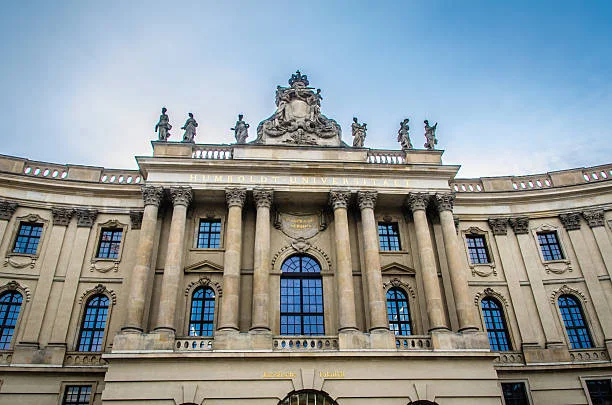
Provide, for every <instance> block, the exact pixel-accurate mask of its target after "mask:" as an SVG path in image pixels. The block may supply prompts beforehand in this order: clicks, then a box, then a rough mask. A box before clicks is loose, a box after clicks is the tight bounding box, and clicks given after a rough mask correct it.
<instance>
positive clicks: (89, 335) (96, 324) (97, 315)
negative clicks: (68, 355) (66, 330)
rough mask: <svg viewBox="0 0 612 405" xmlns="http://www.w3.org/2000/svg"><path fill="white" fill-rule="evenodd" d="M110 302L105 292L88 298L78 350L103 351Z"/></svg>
mask: <svg viewBox="0 0 612 405" xmlns="http://www.w3.org/2000/svg"><path fill="white" fill-rule="evenodd" d="M108 303H109V301H108V297H107V296H106V295H104V294H97V295H94V296H93V297H91V298H90V299H88V300H87V304H85V313H84V315H83V322H82V323H81V332H80V333H79V345H78V348H77V351H79V352H99V351H102V341H103V340H104V329H105V328H106V318H107V317H108Z"/></svg>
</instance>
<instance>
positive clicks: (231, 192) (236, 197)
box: [225, 188, 246, 208]
mask: <svg viewBox="0 0 612 405" xmlns="http://www.w3.org/2000/svg"><path fill="white" fill-rule="evenodd" d="M245 199H246V188H228V189H225V200H226V201H227V206H228V207H240V208H242V206H243V205H244V200H245Z"/></svg>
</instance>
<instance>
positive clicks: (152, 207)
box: [121, 186, 163, 332]
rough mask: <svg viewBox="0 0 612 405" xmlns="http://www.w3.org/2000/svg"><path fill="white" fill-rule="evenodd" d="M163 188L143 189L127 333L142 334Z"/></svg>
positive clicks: (127, 317)
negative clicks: (142, 207)
mask: <svg viewBox="0 0 612 405" xmlns="http://www.w3.org/2000/svg"><path fill="white" fill-rule="evenodd" d="M162 191H163V190H162V188H161V187H154V186H144V187H142V199H143V201H144V206H145V207H144V212H143V214H142V223H141V226H140V234H139V238H138V247H137V248H136V262H135V264H134V268H133V269H132V274H131V275H130V292H129V299H128V302H129V303H130V305H127V313H126V316H125V322H124V326H123V328H121V330H123V331H126V332H142V331H143V319H144V309H145V303H146V297H145V295H146V291H147V279H148V277H149V276H150V273H151V256H152V254H153V245H154V243H155V240H154V239H155V230H156V228H157V211H158V210H159V204H160V202H161V198H162Z"/></svg>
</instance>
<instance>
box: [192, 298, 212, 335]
mask: <svg viewBox="0 0 612 405" xmlns="http://www.w3.org/2000/svg"><path fill="white" fill-rule="evenodd" d="M214 320H215V292H214V291H213V289H212V288H210V287H206V288H204V287H199V288H197V289H196V290H195V291H194V292H193V297H192V298H191V316H190V318H189V336H212V335H213V324H214Z"/></svg>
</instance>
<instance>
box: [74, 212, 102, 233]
mask: <svg viewBox="0 0 612 405" xmlns="http://www.w3.org/2000/svg"><path fill="white" fill-rule="evenodd" d="M75 213H76V217H77V226H78V227H80V228H91V227H92V226H93V224H94V222H95V221H96V218H97V217H98V211H96V210H86V209H81V208H77V209H76V210H75Z"/></svg>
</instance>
